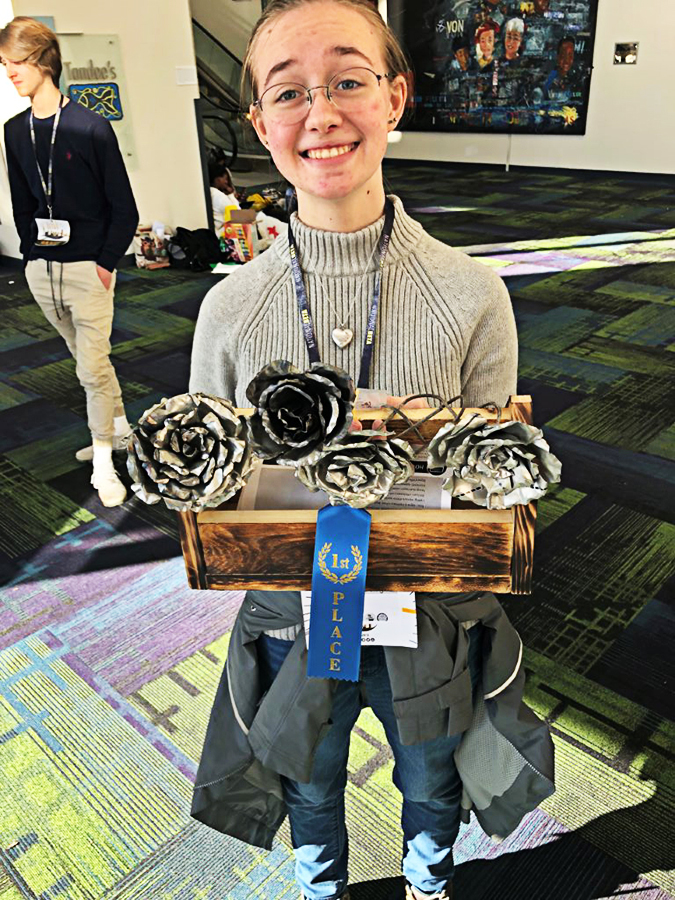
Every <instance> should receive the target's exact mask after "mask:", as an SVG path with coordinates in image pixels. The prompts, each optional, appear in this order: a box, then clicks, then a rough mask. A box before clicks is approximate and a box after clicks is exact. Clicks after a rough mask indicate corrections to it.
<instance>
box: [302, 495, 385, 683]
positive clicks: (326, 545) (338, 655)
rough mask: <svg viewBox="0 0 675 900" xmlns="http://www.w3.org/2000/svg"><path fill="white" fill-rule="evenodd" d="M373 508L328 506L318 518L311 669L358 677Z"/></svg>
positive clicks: (313, 674) (314, 674) (318, 674)
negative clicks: (368, 510) (370, 510)
mask: <svg viewBox="0 0 675 900" xmlns="http://www.w3.org/2000/svg"><path fill="white" fill-rule="evenodd" d="M369 540H370V513H368V512H366V510H365V509H352V508H351V507H349V506H326V507H324V508H323V509H321V510H319V514H318V516H317V520H316V541H315V544H314V568H313V570H312V605H311V612H310V619H309V653H308V660H307V675H308V677H310V678H340V679H342V680H344V681H358V680H359V665H360V662H361V631H362V628H363V598H364V595H365V591H366V569H367V568H368V541H369Z"/></svg>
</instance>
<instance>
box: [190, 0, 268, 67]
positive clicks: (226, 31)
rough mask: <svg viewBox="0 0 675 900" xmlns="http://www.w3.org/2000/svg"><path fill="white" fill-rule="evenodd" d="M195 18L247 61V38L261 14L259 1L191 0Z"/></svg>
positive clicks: (229, 48) (235, 53)
mask: <svg viewBox="0 0 675 900" xmlns="http://www.w3.org/2000/svg"><path fill="white" fill-rule="evenodd" d="M190 6H191V7H192V16H193V18H195V19H196V20H197V21H198V22H199V24H200V25H203V26H204V28H206V30H207V31H210V32H211V34H212V35H213V36H214V37H216V38H218V40H219V41H220V43H221V44H225V46H226V47H227V49H228V50H230V51H231V52H232V53H234V55H235V56H237V57H238V58H239V59H243V58H244V54H245V52H246V45H247V44H248V39H249V37H250V36H251V32H252V31H253V26H254V25H255V23H256V22H257V21H258V19H259V17H260V13H261V11H262V4H261V2H260V0H245V2H242V0H190Z"/></svg>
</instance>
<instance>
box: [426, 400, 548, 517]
mask: <svg viewBox="0 0 675 900" xmlns="http://www.w3.org/2000/svg"><path fill="white" fill-rule="evenodd" d="M427 463H428V466H429V468H445V469H446V470H447V471H446V473H445V474H446V476H447V480H446V481H445V483H444V484H443V487H444V488H445V490H447V491H450V492H451V493H452V496H453V497H462V498H464V499H467V500H472V501H473V502H474V503H476V504H477V505H478V506H486V507H487V508H488V509H508V508H509V507H511V506H514V505H515V504H517V503H529V502H530V501H531V500H537V499H538V498H539V497H543V496H544V494H545V493H546V489H547V487H548V485H549V484H555V483H556V482H558V481H560V471H561V463H560V460H559V459H558V458H557V456H555V455H554V454H553V453H551V451H550V448H549V445H548V443H547V442H546V441H545V439H544V435H543V433H542V431H541V429H540V428H535V427H534V426H533V425H527V424H525V423H524V422H499V423H492V424H488V423H487V422H486V420H485V419H483V418H482V417H481V416H473V417H472V418H470V419H468V420H467V419H463V420H461V421H460V422H458V423H452V422H451V423H449V424H448V425H446V426H445V427H443V428H441V430H440V431H439V432H438V433H437V434H436V435H435V436H434V437H433V438H432V440H431V442H430V444H429V457H428V460H427Z"/></svg>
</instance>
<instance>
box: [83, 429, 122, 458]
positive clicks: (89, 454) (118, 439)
mask: <svg viewBox="0 0 675 900" xmlns="http://www.w3.org/2000/svg"><path fill="white" fill-rule="evenodd" d="M130 437H131V432H129V433H128V434H116V435H115V436H114V437H113V439H112V448H113V450H126V449H127V444H128V443H129V438H130ZM93 458H94V446H93V444H89V446H88V447H82V449H81V450H78V451H77V453H76V454H75V459H76V460H77V461H78V462H91V461H92V459H93Z"/></svg>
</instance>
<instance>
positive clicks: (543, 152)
mask: <svg viewBox="0 0 675 900" xmlns="http://www.w3.org/2000/svg"><path fill="white" fill-rule="evenodd" d="M673 34H675V0H640V2H639V3H638V2H636V0H598V23H597V32H596V39H595V51H594V59H593V61H594V66H595V68H594V70H593V76H592V79H591V97H590V104H589V110H588V120H587V124H586V134H585V135H583V136H577V137H558V136H555V135H517V134H514V135H513V137H512V146H511V163H512V164H513V165H521V166H550V167H553V168H558V167H564V168H570V169H611V170H613V171H626V172H658V173H669V174H675V78H674V76H673V68H672V65H673V64H672V53H671V52H670V51H669V50H668V49H667V48H668V46H669V41H670V40H671V38H672V35H673ZM627 41H639V43H640V48H639V54H638V62H637V65H635V66H615V65H613V55H614V44H615V43H620V42H627ZM508 142H509V136H508V135H502V134H447V133H427V132H408V133H407V134H406V133H405V132H404V133H403V134H402V136H401V140H400V141H399V142H398V143H396V144H392V145H391V146H390V148H389V153H388V156H389V157H390V158H392V159H396V158H399V159H433V160H444V161H450V162H473V163H505V162H506V158H507V153H508Z"/></svg>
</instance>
